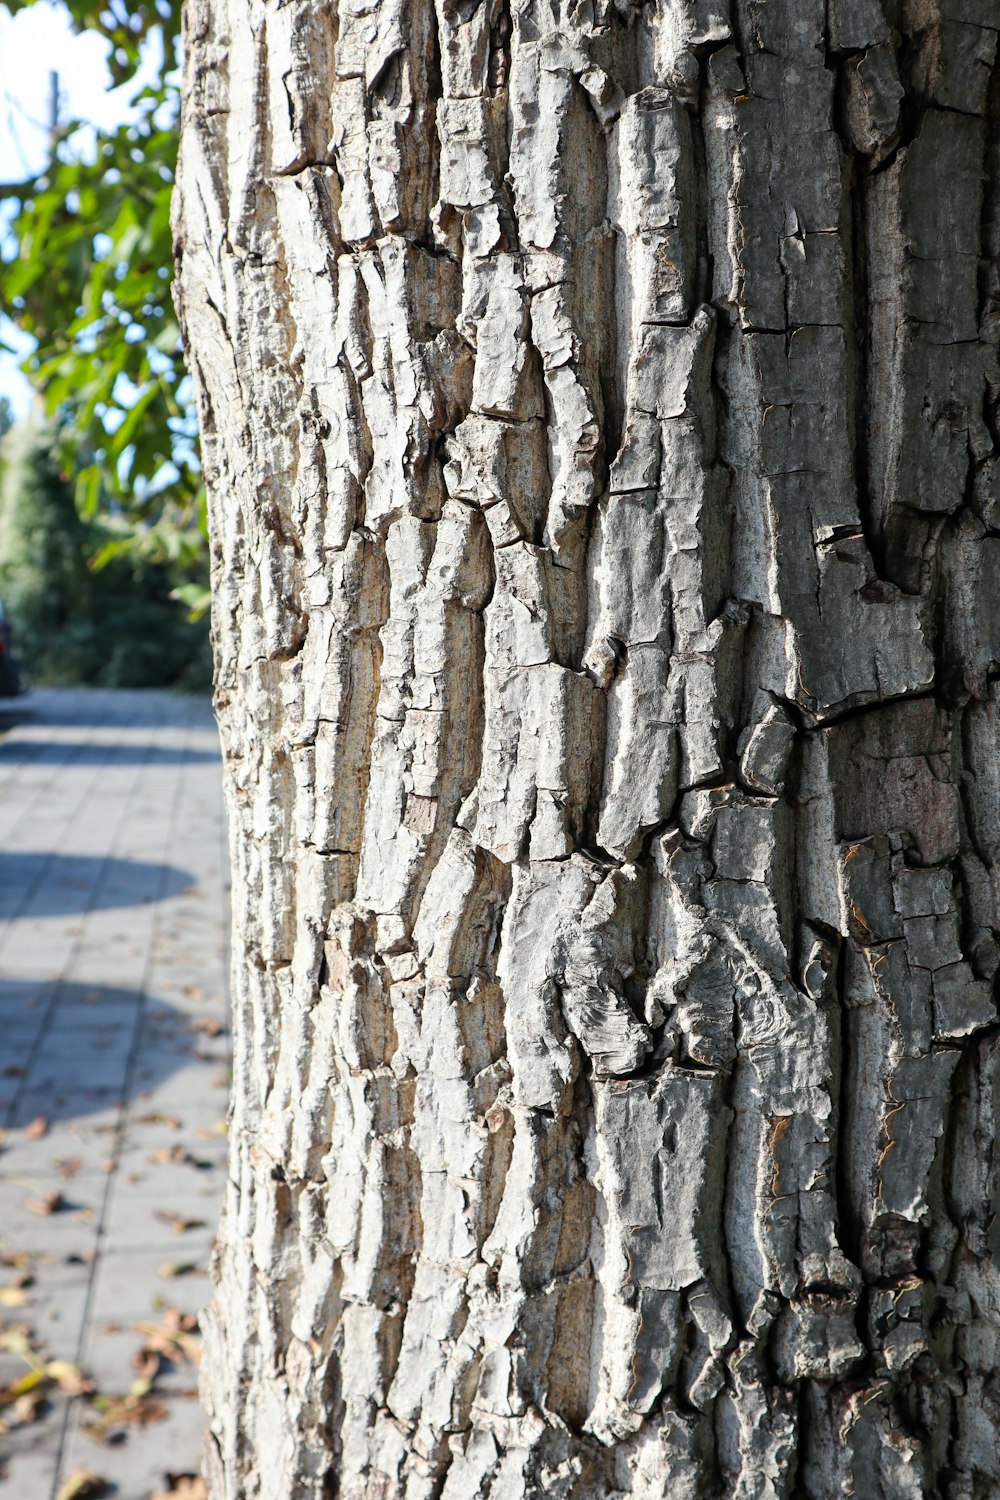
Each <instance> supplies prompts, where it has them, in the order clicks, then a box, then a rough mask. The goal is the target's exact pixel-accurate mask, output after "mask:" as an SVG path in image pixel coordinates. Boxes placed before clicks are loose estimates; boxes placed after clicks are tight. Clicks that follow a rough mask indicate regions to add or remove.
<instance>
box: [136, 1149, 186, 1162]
mask: <svg viewBox="0 0 1000 1500" xmlns="http://www.w3.org/2000/svg"><path fill="white" fill-rule="evenodd" d="M146 1160H147V1161H148V1162H152V1164H153V1166H154V1167H162V1166H166V1164H167V1162H171V1161H187V1160H188V1154H187V1152H186V1151H185V1150H184V1147H183V1146H158V1147H157V1149H156V1150H155V1151H150V1153H149V1155H148V1156H147V1157H146Z"/></svg>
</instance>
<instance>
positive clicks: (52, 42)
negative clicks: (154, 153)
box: [0, 0, 155, 415]
mask: <svg viewBox="0 0 1000 1500" xmlns="http://www.w3.org/2000/svg"><path fill="white" fill-rule="evenodd" d="M108 50H109V48H108V43H107V42H105V41H102V39H101V38H100V37H98V36H96V35H95V34H94V33H93V32H91V33H88V34H84V35H82V36H74V34H73V31H72V29H71V27H70V24H69V19H68V17H67V14H66V11H65V10H64V9H63V7H62V6H61V5H58V4H52V3H49V0H40V3H38V4H35V5H30V6H28V7H27V9H26V10H22V11H19V12H18V13H17V15H16V16H11V15H9V14H8V13H7V11H6V10H5V9H4V8H3V7H2V6H0V182H20V181H22V180H23V179H25V178H27V177H32V176H34V175H36V174H37V173H38V172H40V171H41V170H42V168H43V167H44V165H45V160H46V156H47V152H48V113H49V74H50V72H51V71H52V70H53V69H54V70H55V71H56V72H57V73H58V74H59V91H60V97H61V100H62V103H61V106H60V118H61V119H63V120H66V119H72V118H76V119H81V120H87V121H90V122H91V123H92V124H94V125H98V126H103V127H104V128H106V129H110V128H113V127H114V126H116V125H120V124H121V123H122V122H123V121H124V120H126V119H128V117H129V114H130V110H129V100H130V99H131V98H132V96H133V95H134V94H135V93H136V92H137V91H138V88H139V87H140V86H141V85H142V84H143V83H146V82H152V80H153V75H154V73H155V67H154V65H153V60H152V59H151V60H150V65H149V67H148V68H146V69H144V70H143V71H142V72H141V73H140V74H139V77H138V80H132V81H131V82H130V83H128V84H125V85H124V86H123V87H122V88H118V89H113V90H109V88H108V84H109V82H110V75H109V73H108V69H107V63H106V58H107V54H108ZM90 134H91V133H90V132H89V131H87V132H83V133H81V136H80V137H78V138H74V146H75V148H76V149H78V150H82V151H83V152H87V151H88V150H89V149H90V139H89V138H90ZM9 218H10V205H9V200H8V201H7V202H4V201H3V200H0V233H2V232H3V230H4V229H5V227H6V224H7V223H8V222H9ZM0 341H2V342H3V343H5V344H15V345H16V346H17V348H18V349H19V350H20V351H22V352H21V353H20V354H19V355H15V354H9V353H7V352H6V351H5V350H2V349H0V396H6V397H8V399H9V400H10V401H11V402H12V403H13V405H14V408H15V411H16V412H17V413H18V415H21V414H23V413H24V412H26V411H27V410H28V408H29V407H30V405H31V390H30V387H29V386H28V383H27V381H26V380H25V378H24V376H23V375H21V374H20V372H19V371H18V369H17V364H18V359H19V358H23V357H24V354H26V353H27V352H28V350H29V348H30V344H29V343H28V341H26V340H25V339H24V338H23V336H22V335H21V334H19V333H18V332H17V330H16V329H15V328H14V326H13V325H12V324H11V323H10V321H9V319H7V318H6V317H4V316H3V313H2V309H0Z"/></svg>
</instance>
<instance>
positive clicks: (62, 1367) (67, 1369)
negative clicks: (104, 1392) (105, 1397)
mask: <svg viewBox="0 0 1000 1500" xmlns="http://www.w3.org/2000/svg"><path fill="white" fill-rule="evenodd" d="M45 1374H46V1375H47V1376H48V1378H49V1379H50V1380H51V1381H53V1382H54V1383H55V1384H56V1385H57V1386H58V1387H59V1389H60V1390H61V1391H62V1393H63V1395H64V1396H89V1395H90V1393H91V1391H92V1390H93V1389H94V1382H93V1381H92V1380H88V1379H87V1377H86V1376H85V1375H82V1374H81V1373H80V1367H79V1365H74V1364H71V1363H70V1361H69V1360H68V1359H50V1360H49V1362H48V1363H47V1364H46V1366H45Z"/></svg>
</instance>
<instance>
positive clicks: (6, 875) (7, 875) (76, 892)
mask: <svg viewBox="0 0 1000 1500" xmlns="http://www.w3.org/2000/svg"><path fill="white" fill-rule="evenodd" d="M195 884H196V881H195V879H194V877H193V876H192V875H191V874H190V873H189V872H188V871H187V870H180V869H178V868H177V866H176V865H161V864H155V863H153V862H152V861H149V860H141V859H115V858H112V857H108V856H103V855H86V854H51V853H49V852H47V851H38V852H35V851H31V850H18V851H16V852H12V853H6V854H4V853H0V919H2V918H13V917H17V918H20V917H67V916H77V915H80V914H82V913H83V912H88V911H109V910H111V909H112V908H114V907H119V906H143V905H145V904H147V903H148V902H150V901H165V900H166V899H167V898H168V897H170V896H180V895H183V894H184V893H185V892H186V891H191V890H193V889H194V887H195Z"/></svg>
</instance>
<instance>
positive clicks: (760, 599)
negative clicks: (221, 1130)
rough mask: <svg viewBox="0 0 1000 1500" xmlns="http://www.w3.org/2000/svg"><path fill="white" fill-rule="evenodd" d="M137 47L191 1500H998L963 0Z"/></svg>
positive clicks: (997, 458)
mask: <svg viewBox="0 0 1000 1500" xmlns="http://www.w3.org/2000/svg"><path fill="white" fill-rule="evenodd" d="M187 16H188V32H187V63H186V69H187V71H186V83H185V106H184V128H183V143H182V153H181V168H180V177H179V182H180V194H179V197H178V200H177V242H178V243H177V248H178V256H179V267H180V279H179V289H180V305H181V307H182V310H183V317H184V323H185V326H186V336H187V341H188V349H189V354H190V358H191V362H192V368H193V373H194V377H195V382H196V386H197V391H198V402H199V410H200V416H201V428H202V435H203V442H204V457H205V468H206V475H207V479H208V485H209V493H210V500H211V511H212V536H213V544H212V545H213V569H214V622H215V632H216V638H217V648H218V666H217V671H218V691H217V703H218V708H219V713H220V718H221V723H222V732H223V736H224V741H225V749H226V756H227V784H228V798H229V809H230V817H231V826H232V840H233V854H234V860H235V875H236V880H235V887H234V900H235V938H234V944H235V946H234V953H235V1005H236V1017H235V1029H234V1042H235V1050H236V1061H235V1093H234V1104H233V1111H234V1115H233V1128H232V1133H231V1140H232V1159H231V1185H230V1190H229V1197H228V1203H227V1207H226V1213H225V1221H224V1224H223V1228H222V1236H221V1243H220V1249H219V1253H218V1256H219V1258H218V1284H217V1290H216V1297H215V1302H214V1310H213V1313H212V1317H211V1326H210V1329H209V1333H208V1339H207V1353H206V1360H205V1383H206V1388H207V1391H208V1395H209V1398H210V1401H211V1407H212V1438H211V1443H210V1449H209V1473H210V1476H211V1485H212V1491H213V1494H214V1496H216V1497H217V1500H223V1497H226V1500H237V1497H239V1500H248V1497H258V1496H259V1497H266V1500H291V1497H293V1496H294V1497H295V1500H306V1497H316V1500H319V1497H321V1496H322V1497H326V1500H329V1497H331V1496H334V1495H336V1496H339V1497H342V1500H361V1497H366V1500H374V1497H376V1496H378V1497H379V1500H390V1497H398V1496H406V1497H407V1500H417V1497H421V1500H424V1497H426V1500H431V1497H440V1500H522V1497H529V1496H530V1497H539V1500H540V1497H542V1496H545V1497H564V1500H565V1497H578V1500H584V1497H586V1500H602V1497H603V1500H610V1497H612V1496H614V1497H615V1500H620V1497H622V1496H626V1495H627V1496H632V1497H640V1496H641V1497H644V1500H651V1497H661V1500H667V1497H669V1500H695V1497H698V1500H705V1497H707V1496H719V1497H722V1496H725V1497H732V1500H736V1497H739V1500H750V1497H754V1500H764V1497H777V1496H782V1497H788V1500H791V1497H809V1500H831V1497H846V1496H849V1495H858V1496H860V1495H864V1496H865V1497H866V1500H903V1497H917V1496H921V1497H926V1500H931V1497H934V1500H944V1497H946V1496H947V1497H948V1500H959V1497H962V1500H972V1497H978V1500H986V1497H988V1496H990V1497H991V1496H995V1495H996V1494H997V1493H998V1491H1000V1458H998V1446H997V1442H996V1433H997V1428H998V1420H1000V1387H998V1377H997V1358H996V1349H997V1339H998V1334H1000V1283H998V1278H997V1261H996V1251H997V1226H998V1223H1000V1220H998V1217H997V1203H998V1194H1000V1180H998V1160H997V1153H996V1145H995V1141H996V1131H995V1118H996V1110H997V1107H998V1102H997V1082H998V1073H997V1062H998V1055H1000V1054H998V1036H1000V1028H998V1025H997V1008H996V1002H995V998H994V985H995V978H996V973H997V961H998V950H997V927H998V921H997V908H996V901H997V877H998V854H1000V819H998V769H997V755H996V746H997V727H998V726H997V712H998V701H997V693H998V688H997V680H998V670H997V669H998V662H1000V613H998V610H997V605H996V600H997V579H998V566H1000V553H998V547H1000V536H998V533H997V522H996V507H997V496H998V491H997V476H998V474H1000V452H998V446H997V432H998V430H1000V429H998V424H997V412H996V402H997V395H998V379H997V366H996V334H997V274H998V252H1000V244H998V220H997V208H998V203H1000V129H998V126H1000V119H998V99H1000V95H998V85H997V73H996V61H995V52H996V29H997V25H998V23H1000V15H998V12H997V9H996V6H995V5H994V4H992V3H987V0H928V3H926V4H921V5H919V6H911V5H909V4H899V5H895V4H892V5H888V6H886V7H885V8H883V7H882V6H881V5H879V4H878V3H876V0H827V3H824V0H771V3H769V4H766V5H765V4H760V3H757V0H733V3H732V4H731V5H729V4H725V3H723V0H659V3H657V4H646V5H635V4H627V3H624V0H615V3H611V0H511V3H510V4H507V3H504V0H481V3H478V4H477V3H475V0H469V3H458V0H438V3H436V4H432V3H431V0H382V3H381V4H379V5H377V6H374V5H370V4H356V3H353V0H342V3H340V4H332V3H331V4H316V3H304V0H290V3H286V4H281V5H270V4H263V3H260V0H252V3H250V4H248V6H247V7H246V8H244V7H242V6H231V5H229V4H227V3H226V0H190V4H189V7H188V11H187Z"/></svg>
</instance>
